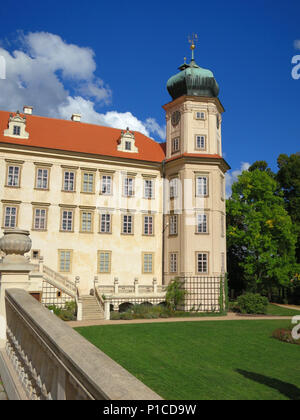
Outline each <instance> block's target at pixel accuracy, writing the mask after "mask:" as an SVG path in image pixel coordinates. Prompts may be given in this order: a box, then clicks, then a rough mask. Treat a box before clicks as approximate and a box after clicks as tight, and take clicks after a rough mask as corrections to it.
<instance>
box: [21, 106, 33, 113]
mask: <svg viewBox="0 0 300 420" xmlns="http://www.w3.org/2000/svg"><path fill="white" fill-rule="evenodd" d="M32 111H33V107H32V106H27V105H25V106H24V107H23V113H24V114H27V115H32Z"/></svg>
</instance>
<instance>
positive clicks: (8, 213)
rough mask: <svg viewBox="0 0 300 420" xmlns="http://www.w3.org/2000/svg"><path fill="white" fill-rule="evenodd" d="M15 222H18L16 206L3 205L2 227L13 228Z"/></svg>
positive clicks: (15, 225)
mask: <svg viewBox="0 0 300 420" xmlns="http://www.w3.org/2000/svg"><path fill="white" fill-rule="evenodd" d="M13 210H14V214H12V213H13ZM7 221H8V223H7ZM17 223H18V207H16V206H5V207H4V223H3V225H4V227H5V228H8V229H13V228H15V227H17Z"/></svg>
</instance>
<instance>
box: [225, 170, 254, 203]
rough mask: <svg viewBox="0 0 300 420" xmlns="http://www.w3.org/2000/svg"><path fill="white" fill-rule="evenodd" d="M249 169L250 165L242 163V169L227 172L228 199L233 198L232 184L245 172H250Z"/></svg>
mask: <svg viewBox="0 0 300 420" xmlns="http://www.w3.org/2000/svg"><path fill="white" fill-rule="evenodd" d="M249 168H250V163H248V162H241V167H240V169H236V170H235V171H229V172H227V174H226V197H227V198H228V197H230V196H231V188H232V184H233V183H234V182H236V181H237V180H238V176H239V175H241V174H242V172H243V171H248V169H249Z"/></svg>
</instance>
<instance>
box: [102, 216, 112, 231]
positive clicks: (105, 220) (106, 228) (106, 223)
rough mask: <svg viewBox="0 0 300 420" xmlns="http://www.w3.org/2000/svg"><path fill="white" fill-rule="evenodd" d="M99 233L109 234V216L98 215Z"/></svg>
mask: <svg viewBox="0 0 300 420" xmlns="http://www.w3.org/2000/svg"><path fill="white" fill-rule="evenodd" d="M100 233H111V214H108V213H107V214H106V213H103V214H101V215H100Z"/></svg>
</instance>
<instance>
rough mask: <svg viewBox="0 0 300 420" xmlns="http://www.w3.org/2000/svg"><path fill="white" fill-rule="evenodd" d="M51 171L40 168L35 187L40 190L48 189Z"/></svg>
mask: <svg viewBox="0 0 300 420" xmlns="http://www.w3.org/2000/svg"><path fill="white" fill-rule="evenodd" d="M48 180H49V169H42V168H38V169H37V172H36V183H35V187H36V188H37V189H39V190H47V189H48Z"/></svg>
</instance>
